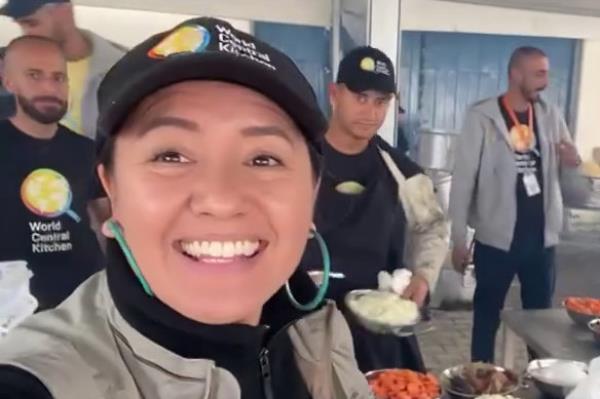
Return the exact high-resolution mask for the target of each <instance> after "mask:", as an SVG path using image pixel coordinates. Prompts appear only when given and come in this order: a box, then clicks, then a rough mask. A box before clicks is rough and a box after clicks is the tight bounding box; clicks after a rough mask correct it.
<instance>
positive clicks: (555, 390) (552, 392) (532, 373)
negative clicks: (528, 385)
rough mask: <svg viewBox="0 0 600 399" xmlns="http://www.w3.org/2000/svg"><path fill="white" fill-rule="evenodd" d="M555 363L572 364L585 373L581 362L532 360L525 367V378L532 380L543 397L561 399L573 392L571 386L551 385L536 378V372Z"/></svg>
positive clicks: (585, 369)
mask: <svg viewBox="0 0 600 399" xmlns="http://www.w3.org/2000/svg"><path fill="white" fill-rule="evenodd" d="M557 363H570V364H573V365H575V366H577V367H579V368H581V370H583V371H585V372H586V373H587V365H586V364H585V363H582V362H575V361H570V360H558V359H540V360H534V361H532V362H531V363H529V366H528V367H527V377H528V378H529V379H531V380H533V382H534V384H535V386H536V387H537V388H538V389H539V390H540V391H541V392H542V393H543V394H545V395H547V396H549V397H551V398H555V399H563V398H565V397H566V396H568V395H569V393H570V392H571V391H572V390H573V388H575V387H573V386H564V385H559V384H553V383H551V382H549V381H546V380H544V379H542V378H540V377H538V376H536V372H537V371H539V370H542V369H544V368H548V367H550V366H553V365H555V364H557Z"/></svg>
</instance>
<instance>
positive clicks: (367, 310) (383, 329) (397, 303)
mask: <svg viewBox="0 0 600 399" xmlns="http://www.w3.org/2000/svg"><path fill="white" fill-rule="evenodd" d="M345 302H346V306H347V307H348V309H349V310H350V311H351V312H352V314H353V315H354V316H355V317H356V320H357V321H358V322H359V323H360V324H361V325H362V326H363V327H365V328H366V329H367V330H369V331H371V332H374V333H378V334H391V335H397V336H400V337H403V336H409V335H413V334H414V327H415V326H416V325H417V324H419V322H420V321H421V312H420V311H419V307H418V306H417V304H416V303H415V302H413V301H410V300H407V299H403V298H402V297H401V296H400V295H398V294H396V293H394V292H389V291H379V290H354V291H350V292H349V293H348V294H347V295H346V297H345Z"/></svg>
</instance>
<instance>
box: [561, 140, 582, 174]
mask: <svg viewBox="0 0 600 399" xmlns="http://www.w3.org/2000/svg"><path fill="white" fill-rule="evenodd" d="M557 151H558V156H559V158H560V163H561V164H562V165H563V166H565V167H567V168H576V167H578V166H579V165H581V157H580V156H579V153H578V152H577V148H575V146H574V145H573V144H572V143H569V142H568V141H564V140H563V141H561V142H560V143H559V144H557Z"/></svg>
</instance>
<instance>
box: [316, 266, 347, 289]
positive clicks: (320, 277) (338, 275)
mask: <svg viewBox="0 0 600 399" xmlns="http://www.w3.org/2000/svg"><path fill="white" fill-rule="evenodd" d="M324 274H325V273H324V272H323V270H309V271H308V276H309V277H310V278H311V279H312V281H313V283H315V285H316V286H317V287H318V286H320V285H321V284H323V275H324ZM329 278H330V279H334V280H341V279H345V278H346V276H345V275H344V273H338V272H329Z"/></svg>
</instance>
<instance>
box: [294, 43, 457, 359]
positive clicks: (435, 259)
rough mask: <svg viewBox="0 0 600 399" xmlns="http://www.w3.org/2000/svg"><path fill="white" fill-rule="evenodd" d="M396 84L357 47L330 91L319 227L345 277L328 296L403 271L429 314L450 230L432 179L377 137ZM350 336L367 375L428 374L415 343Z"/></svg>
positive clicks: (372, 54) (375, 57) (376, 55)
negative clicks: (394, 370)
mask: <svg viewBox="0 0 600 399" xmlns="http://www.w3.org/2000/svg"><path fill="white" fill-rule="evenodd" d="M394 76H395V74H394V66H393V64H392V62H391V61H390V59H389V58H388V57H387V56H386V55H385V54H384V53H382V52H381V51H379V50H377V49H375V48H372V47H360V48H357V49H355V50H353V51H351V52H350V53H349V54H347V55H346V57H345V58H344V59H343V60H342V62H341V64H340V66H339V73H338V78H337V83H336V84H332V85H331V88H330V102H331V107H332V117H331V120H330V126H329V130H328V132H327V134H326V136H325V138H326V140H325V143H324V149H323V153H324V156H325V172H324V175H323V179H322V183H321V188H320V192H319V200H318V204H317V209H316V216H315V220H316V225H317V229H318V230H319V231H320V232H321V234H322V235H323V237H324V238H325V241H326V242H327V244H328V246H329V248H330V252H331V256H332V269H333V271H334V272H337V273H338V276H339V277H341V278H339V279H334V280H333V281H332V284H331V290H330V296H331V297H332V298H333V299H335V300H336V301H337V302H338V303H340V305H341V307H343V298H344V296H345V294H346V293H347V292H349V291H350V290H353V289H360V288H377V285H378V273H379V272H380V271H388V272H393V271H394V270H395V269H401V268H403V267H404V266H406V267H410V268H411V269H412V271H413V276H412V279H411V281H410V283H409V285H408V287H407V288H406V289H405V290H404V297H405V298H407V299H411V300H413V301H415V302H416V303H417V304H418V305H419V306H423V305H424V303H425V301H426V298H427V296H428V294H429V292H430V290H431V289H432V288H433V287H434V286H435V283H436V280H437V277H438V274H439V270H440V268H441V266H442V263H443V260H444V258H445V255H446V251H447V234H448V232H447V226H446V223H445V219H444V215H443V212H442V211H441V208H440V206H439V205H438V203H437V201H436V199H435V195H434V192H433V186H432V183H431V181H430V180H429V179H428V178H427V177H426V176H425V175H424V174H423V173H422V170H421V169H420V168H419V167H418V166H417V165H416V164H414V163H413V162H412V161H410V160H409V159H408V158H407V157H406V156H405V155H404V154H403V153H402V151H399V150H397V149H395V148H392V147H391V146H390V145H389V144H387V143H386V142H385V141H384V140H383V139H382V138H380V137H379V136H378V135H377V131H378V130H379V129H380V127H381V126H382V124H383V122H384V119H385V116H386V113H387V112H388V108H389V105H390V103H391V102H392V100H393V98H394V96H395V93H396V83H395V79H394ZM405 232H406V240H405ZM407 240H408V241H410V242H411V244H410V245H409V246H407V245H406V241H407ZM405 247H407V256H406V257H405V256H404V252H405V251H404V250H405ZM317 254H318V252H317V251H316V248H314V247H309V251H307V255H306V256H305V258H304V259H303V265H304V266H305V267H306V268H308V269H318V265H319V264H320V263H319V260H318V256H317ZM409 255H410V256H409ZM408 258H410V260H408ZM405 259H407V262H406V263H405ZM353 335H354V340H355V345H356V351H357V359H358V362H359V366H360V367H361V369H362V370H363V371H368V370H373V369H381V368H389V367H398V366H402V367H410V368H413V369H423V367H424V366H423V363H422V360H421V358H420V354H419V351H418V347H417V345H416V341H414V340H412V341H411V342H406V341H402V340H399V339H397V338H395V337H392V338H390V337H383V336H376V335H372V334H370V333H368V332H367V331H366V330H364V329H362V328H361V327H359V326H354V328H353Z"/></svg>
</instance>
